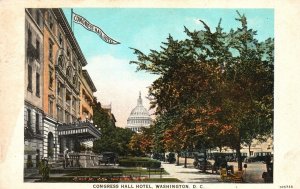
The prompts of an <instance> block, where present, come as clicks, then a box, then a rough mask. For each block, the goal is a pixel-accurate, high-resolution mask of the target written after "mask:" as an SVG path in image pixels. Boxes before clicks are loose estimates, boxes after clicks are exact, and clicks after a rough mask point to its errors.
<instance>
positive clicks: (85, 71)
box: [82, 70, 97, 92]
mask: <svg viewBox="0 0 300 189" xmlns="http://www.w3.org/2000/svg"><path fill="white" fill-rule="evenodd" d="M82 75H83V77H84V79H85V80H86V81H87V83H88V85H89V87H90V88H91V89H92V91H93V92H96V91H97V89H96V87H95V85H94V83H93V81H92V79H91V77H90V75H89V73H88V71H87V70H82Z"/></svg>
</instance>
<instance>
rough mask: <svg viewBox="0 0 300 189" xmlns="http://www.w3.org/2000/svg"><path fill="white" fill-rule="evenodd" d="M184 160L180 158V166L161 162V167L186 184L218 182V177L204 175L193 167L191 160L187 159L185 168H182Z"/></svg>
mask: <svg viewBox="0 0 300 189" xmlns="http://www.w3.org/2000/svg"><path fill="white" fill-rule="evenodd" d="M183 162H184V159H183V158H180V165H179V166H176V165H175V164H169V163H165V162H162V167H163V168H164V169H165V170H166V171H167V172H168V173H169V174H170V175H169V176H170V177H174V178H177V179H179V180H181V181H182V182H186V183H216V182H220V176H219V175H215V174H204V173H201V172H200V171H199V170H198V169H195V168H194V166H193V160H192V159H188V163H187V168H184V167H183Z"/></svg>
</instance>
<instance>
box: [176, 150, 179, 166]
mask: <svg viewBox="0 0 300 189" xmlns="http://www.w3.org/2000/svg"><path fill="white" fill-rule="evenodd" d="M176 165H177V166H179V152H177V162H176Z"/></svg>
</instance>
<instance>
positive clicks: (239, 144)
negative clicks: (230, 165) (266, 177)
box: [236, 135, 243, 171]
mask: <svg viewBox="0 0 300 189" xmlns="http://www.w3.org/2000/svg"><path fill="white" fill-rule="evenodd" d="M238 137H239V139H238V143H237V145H236V155H237V158H238V170H239V171H242V170H243V162H242V157H241V135H239V136H238Z"/></svg>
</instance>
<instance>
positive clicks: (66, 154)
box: [64, 148, 70, 167]
mask: <svg viewBox="0 0 300 189" xmlns="http://www.w3.org/2000/svg"><path fill="white" fill-rule="evenodd" d="M69 158H70V156H69V149H68V148H66V149H65V151H64V161H65V167H68V166H69Z"/></svg>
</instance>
